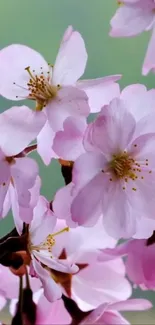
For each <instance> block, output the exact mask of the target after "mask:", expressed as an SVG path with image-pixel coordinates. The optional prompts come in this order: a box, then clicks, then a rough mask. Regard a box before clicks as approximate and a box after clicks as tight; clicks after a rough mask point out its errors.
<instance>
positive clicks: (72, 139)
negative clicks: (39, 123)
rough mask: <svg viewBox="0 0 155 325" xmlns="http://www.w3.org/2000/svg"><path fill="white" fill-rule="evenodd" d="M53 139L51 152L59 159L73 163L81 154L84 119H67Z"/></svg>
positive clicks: (84, 128)
mask: <svg viewBox="0 0 155 325" xmlns="http://www.w3.org/2000/svg"><path fill="white" fill-rule="evenodd" d="M63 128H64V129H63V130H61V131H58V132H57V133H56V136H55V138H54V142H53V150H54V151H55V153H57V155H58V156H59V157H60V158H61V159H65V160H69V161H75V160H76V159H77V158H78V157H79V156H80V155H81V154H82V153H83V152H85V149H84V146H83V137H84V133H85V130H86V128H87V122H86V120H85V119H77V118H76V117H68V118H67V119H66V120H65V121H64V124H63Z"/></svg>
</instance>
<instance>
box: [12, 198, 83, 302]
mask: <svg viewBox="0 0 155 325" xmlns="http://www.w3.org/2000/svg"><path fill="white" fill-rule="evenodd" d="M33 212H34V215H33V220H32V221H31V224H30V225H29V238H28V247H27V249H28V252H29V254H30V256H31V259H32V271H33V273H34V274H36V275H37V276H38V278H39V279H40V280H41V282H42V285H43V288H44V294H45V296H46V298H47V299H48V300H49V301H51V302H53V301H55V300H56V299H59V298H60V297H61V295H62V291H61V288H60V287H59V286H58V285H57V283H56V282H55V281H54V280H53V279H52V277H51V275H50V269H53V270H56V271H59V272H63V273H75V272H77V271H78V267H77V266H76V265H74V264H73V263H71V262H70V261H68V260H67V259H59V258H57V257H55V255H54V254H53V252H54V247H55V246H57V238H58V237H59V234H60V238H61V235H62V233H63V232H68V230H69V228H68V227H65V228H63V229H61V230H60V231H54V229H55V226H56V217H55V216H54V214H53V212H52V211H51V210H50V206H49V203H48V202H47V200H46V199H45V198H44V197H42V196H40V198H39V200H38V203H37V206H36V207H35V208H34V211H33ZM14 218H15V223H16V227H17V230H18V232H19V234H21V232H22V228H23V225H22V222H21V219H20V218H19V215H18V211H16V210H14ZM42 265H44V266H45V267H42Z"/></svg>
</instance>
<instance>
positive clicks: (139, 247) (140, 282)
mask: <svg viewBox="0 0 155 325" xmlns="http://www.w3.org/2000/svg"><path fill="white" fill-rule="evenodd" d="M106 254H107V255H108V256H111V258H112V259H113V258H114V257H117V258H118V257H120V256H123V255H125V256H126V262H125V266H126V273H127V275H128V277H129V279H130V280H131V281H132V282H133V283H134V284H136V285H137V286H139V287H140V288H141V289H143V290H154V289H155V248H154V244H152V245H148V241H147V240H144V239H142V240H136V239H134V240H130V241H128V242H125V243H123V244H121V245H118V246H117V247H116V248H114V249H105V250H103V252H102V253H101V255H100V257H99V260H101V261H103V260H104V261H105V259H106ZM109 258H110V257H108V260H109Z"/></svg>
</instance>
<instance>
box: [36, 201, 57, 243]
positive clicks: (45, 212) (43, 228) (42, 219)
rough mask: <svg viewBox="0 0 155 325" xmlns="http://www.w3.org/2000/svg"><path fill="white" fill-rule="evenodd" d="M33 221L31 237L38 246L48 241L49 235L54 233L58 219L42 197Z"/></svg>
mask: <svg viewBox="0 0 155 325" xmlns="http://www.w3.org/2000/svg"><path fill="white" fill-rule="evenodd" d="M33 212H34V214H33V219H32V222H31V226H30V236H31V242H32V243H33V245H38V244H40V243H42V242H44V241H45V240H46V237H47V236H48V235H49V234H52V232H54V231H53V230H54V227H55V225H56V217H55V215H54V214H53V212H52V211H51V210H50V207H49V203H48V202H47V200H46V199H45V198H44V197H42V196H40V197H39V200H38V203H37V206H36V207H35V208H34V211H33Z"/></svg>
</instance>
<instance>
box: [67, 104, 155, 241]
mask: <svg viewBox="0 0 155 325" xmlns="http://www.w3.org/2000/svg"><path fill="white" fill-rule="evenodd" d="M135 134H136V137H135ZM154 144H155V133H148V134H144V135H143V134H142V132H140V136H138V134H137V133H136V122H135V119H134V117H133V116H132V115H131V114H130V113H129V112H128V111H127V109H126V107H125V105H124V103H123V102H122V101H121V100H119V99H114V100H113V101H112V102H111V104H110V105H109V106H108V107H107V106H106V107H104V108H103V109H102V111H101V113H100V114H99V116H98V118H97V119H96V121H95V122H93V123H92V124H90V125H89V126H88V129H87V131H86V134H85V140H84V146H85V149H86V150H87V152H86V153H84V154H83V155H81V156H80V157H79V158H78V159H77V160H76V161H75V163H74V168H73V183H74V184H75V186H74V199H73V202H72V205H71V215H72V219H73V221H75V222H78V224H79V225H86V226H92V225H93V224H95V223H96V221H97V219H98V217H99V216H100V215H101V213H102V214H103V223H104V226H105V227H106V230H107V232H108V233H109V234H111V235H112V236H114V237H118V238H120V237H130V236H133V235H134V234H135V233H136V230H137V229H136V218H138V217H139V216H144V217H146V218H148V217H149V218H152V219H153V218H154V208H155V201H154V187H155V178H154V177H155V173H154V159H155V156H154V153H153V151H152V147H153V146H154Z"/></svg>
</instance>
